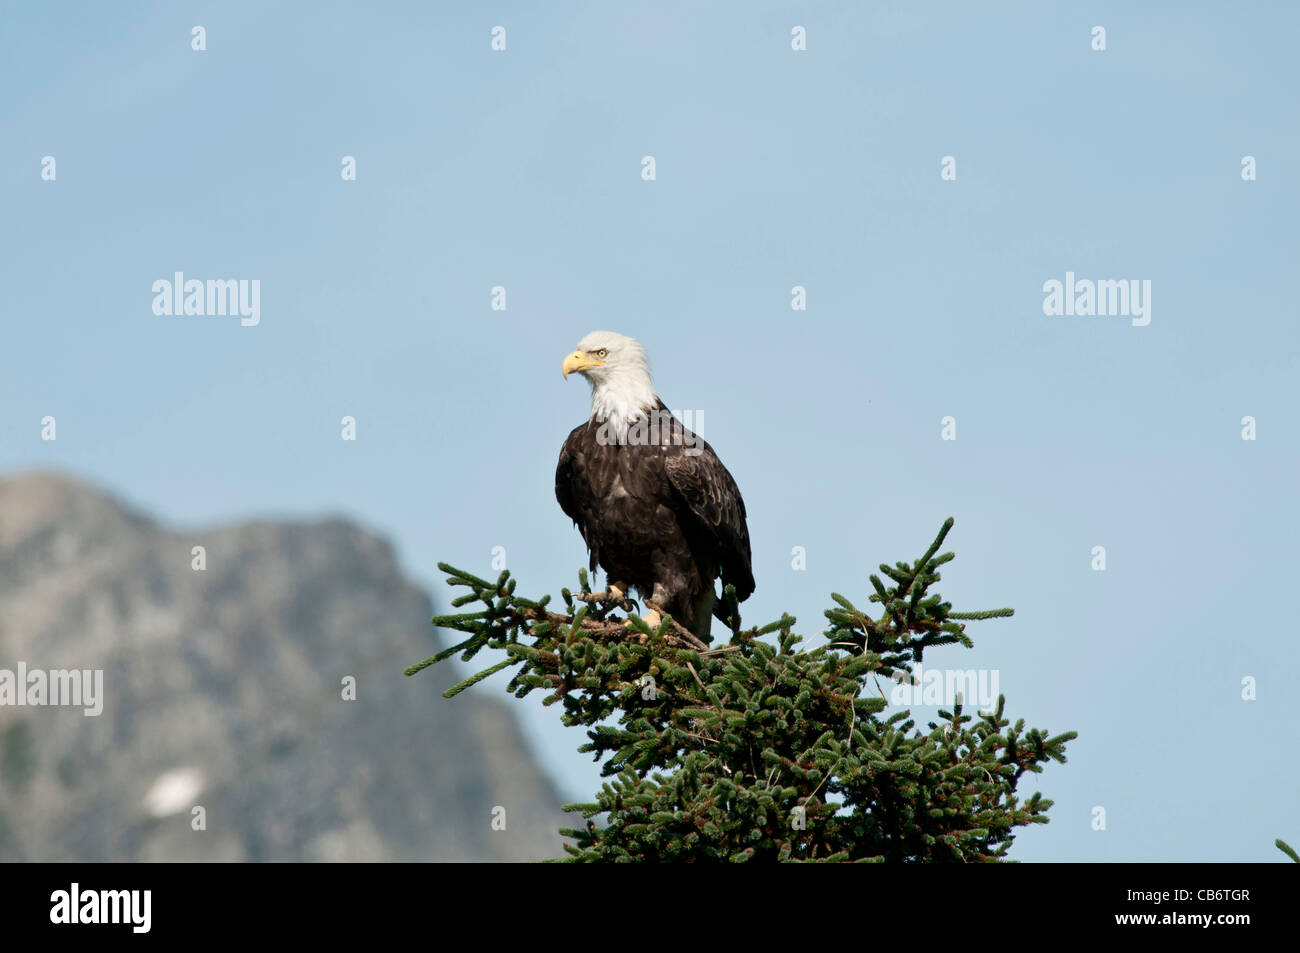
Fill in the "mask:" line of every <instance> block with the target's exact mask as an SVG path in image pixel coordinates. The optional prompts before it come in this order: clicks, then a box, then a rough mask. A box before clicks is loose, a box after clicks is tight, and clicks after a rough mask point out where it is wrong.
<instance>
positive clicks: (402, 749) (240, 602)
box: [0, 474, 572, 861]
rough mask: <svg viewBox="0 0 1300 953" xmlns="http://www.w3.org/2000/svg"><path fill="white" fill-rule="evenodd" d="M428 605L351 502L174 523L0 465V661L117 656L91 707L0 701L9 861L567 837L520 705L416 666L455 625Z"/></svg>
mask: <svg viewBox="0 0 1300 953" xmlns="http://www.w3.org/2000/svg"><path fill="white" fill-rule="evenodd" d="M195 546H202V547H204V550H205V558H206V569H203V570H196V569H194V568H192V561H193V559H194V557H193V555H192V550H193V547H195ZM432 613H433V607H432V605H431V603H430V599H429V597H428V595H427V594H425V593H424V592H422V591H421V590H419V589H418V588H417V587H415V586H414V585H412V584H411V583H410V582H408V581H407V580H406V579H404V578H403V576H402V573H401V572H400V571H399V569H398V567H397V564H396V562H395V559H394V554H393V551H392V548H391V547H390V545H389V544H388V542H386V541H385V540H383V539H380V538H378V537H376V536H375V535H373V534H371V533H369V532H367V531H366V530H365V529H363V528H361V527H359V526H356V525H354V524H352V523H350V522H346V521H340V520H327V521H322V522H310V523H303V522H292V523H271V522H258V523H250V524H246V525H237V526H227V527H221V528H216V529H210V530H204V531H187V530H174V529H170V528H168V527H165V526H161V525H159V524H158V523H157V522H155V521H154V520H153V519H151V518H149V517H148V516H146V515H144V514H142V513H141V512H138V511H136V510H135V509H133V508H132V507H130V506H128V505H126V504H124V503H122V502H119V501H117V500H114V499H112V498H110V497H109V496H107V495H105V494H104V493H102V492H100V491H99V490H97V489H96V488H94V487H92V486H90V485H87V484H85V483H82V482H80V481H77V480H74V479H70V478H68V477H64V476H58V475H50V474H39V475H24V476H17V477H12V478H8V479H0V668H3V669H9V670H14V669H16V667H17V663H18V662H19V661H23V662H25V663H26V664H27V666H28V668H29V669H36V668H40V669H47V670H48V669H61V668H67V669H72V668H78V669H102V670H103V672H104V692H103V693H104V706H103V713H102V714H101V715H100V716H99V717H85V716H84V715H83V713H82V710H81V709H80V708H68V707H63V708H55V707H44V708H37V707H10V706H0V860H2V861H23V860H48V861H74V860H75V861H108V860H150V861H153V860H158V861H161V860H180V861H199V860H223V861H271V860H275V861H342V860H366V861H370V860H373V861H381V860H410V861H419V860H440V861H463V860H483V861H486V860H498V861H500V860H536V859H542V858H547V857H556V856H561V855H562V853H563V852H562V849H561V846H560V843H561V841H560V838H559V836H558V835H557V834H556V833H555V831H556V828H557V827H560V826H564V825H567V824H569V823H571V822H572V819H571V818H566V816H565V815H564V814H563V813H562V812H561V811H560V810H559V805H560V803H561V798H560V796H559V795H558V794H557V793H556V791H555V790H554V788H553V787H552V785H551V783H550V782H549V780H548V779H547V778H546V777H545V776H544V774H543V773H542V772H541V771H540V770H539V768H538V767H537V765H536V764H535V763H534V760H533V757H532V755H531V754H530V752H529V751H528V749H527V748H526V746H525V744H524V742H523V740H522V738H521V736H520V733H519V731H518V726H517V724H516V723H515V721H514V715H513V713H512V712H510V711H508V710H507V709H506V708H505V707H504V706H503V705H502V704H501V703H500V702H498V701H496V700H495V699H490V698H485V697H482V696H481V695H477V696H476V695H474V694H473V693H472V692H471V693H470V694H469V695H462V696H461V697H459V698H457V699H456V700H455V701H454V702H452V701H447V700H445V699H443V698H441V696H440V693H441V691H442V690H443V689H444V688H446V687H448V685H450V684H452V682H453V680H454V679H455V678H457V677H458V676H459V675H460V674H461V670H459V669H451V668H449V667H448V666H445V665H439V666H435V667H434V668H432V669H429V670H426V671H424V672H422V673H421V674H420V675H418V676H416V677H414V678H407V677H406V676H404V675H403V674H402V670H403V668H404V667H405V666H407V665H409V664H410V663H412V662H415V661H418V660H420V659H422V658H425V657H427V656H428V655H430V654H432V653H433V652H434V651H436V650H437V649H438V648H440V647H441V643H440V642H439V640H438V639H437V636H436V635H435V631H434V629H433V628H432V627H431V626H430V625H429V618H430V616H431V615H432ZM347 676H354V677H355V679H356V700H354V701H347V700H344V699H343V684H342V683H343V679H344V678H345V677H347ZM195 806H202V807H203V808H204V809H205V814H206V827H207V829H206V830H202V831H195V830H193V829H192V827H191V822H192V809H193V808H194V807H195ZM495 808H504V809H505V813H504V817H505V830H494V829H493V826H492V820H493V816H494V815H493V811H494V809H495ZM498 815H499V812H498Z"/></svg>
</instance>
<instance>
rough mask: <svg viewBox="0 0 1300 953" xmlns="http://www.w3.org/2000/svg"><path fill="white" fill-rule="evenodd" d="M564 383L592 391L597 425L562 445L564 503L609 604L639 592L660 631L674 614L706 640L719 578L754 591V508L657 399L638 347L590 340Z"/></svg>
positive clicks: (739, 591)
mask: <svg viewBox="0 0 1300 953" xmlns="http://www.w3.org/2000/svg"><path fill="white" fill-rule="evenodd" d="M562 371H563V374H564V377H565V378H566V379H567V378H568V376H569V374H570V373H573V372H577V373H579V374H582V375H583V376H584V377H586V378H587V381H588V382H589V383H590V384H591V416H590V417H589V418H588V420H587V422H586V423H585V424H583V425H582V426H580V427H577V428H575V429H574V430H573V432H572V433H570V434H569V437H568V439H567V440H565V441H564V448H563V449H562V450H561V451H560V462H559V465H558V466H557V467H556V468H555V497H556V499H557V500H559V502H560V508H561V509H562V510H564V512H565V513H566V514H567V515H568V516H569V517H570V518H571V519H572V520H573V522H574V523H575V524H577V527H578V530H579V531H580V532H581V533H582V538H583V539H584V540H585V541H586V544H587V549H588V550H589V551H590V553H591V571H592V572H594V571H595V570H596V567H597V565H599V566H600V567H601V568H602V569H604V570H605V575H606V582H607V587H606V588H607V593H606V595H607V597H609V598H612V599H614V600H615V601H619V600H621V599H622V598H623V594H624V593H626V592H627V591H628V587H629V586H635V587H636V589H637V591H638V592H639V593H640V595H641V598H642V599H643V600H644V601H645V603H646V606H647V607H648V608H649V609H650V610H651V611H650V612H647V613H646V614H645V616H644V618H645V620H646V621H647V622H649V623H650V624H651V625H652V626H657V625H658V624H659V621H660V616H659V613H660V612H666V613H668V614H669V615H671V616H672V617H673V619H674V620H675V621H677V622H680V623H681V624H682V625H684V626H685V627H687V628H688V629H690V630H691V631H692V632H694V633H695V634H696V635H700V636H707V635H708V632H709V624H710V618H711V616H713V615H714V614H716V615H717V616H718V618H719V619H720V620H721V621H723V622H725V621H726V618H725V616H724V614H723V612H722V610H721V609H720V608H718V607H717V606H716V602H717V598H718V596H717V594H716V593H715V592H714V588H713V584H714V580H715V579H717V578H719V577H721V579H722V584H723V585H724V586H725V585H728V584H730V585H734V586H735V587H736V597H737V599H740V600H744V599H747V598H749V596H750V594H751V593H753V591H754V574H753V569H752V566H751V560H750V551H749V528H748V527H747V526H746V525H745V501H744V500H743V499H741V497H740V490H739V489H737V487H736V481H735V480H733V479H732V477H731V474H730V473H728V472H727V468H726V467H724V466H723V465H722V461H721V460H719V459H718V456H717V454H715V453H714V452H713V448H712V447H711V446H709V444H708V443H707V442H705V441H704V440H703V438H701V437H698V436H696V435H695V434H694V433H692V432H691V431H690V430H688V429H687V428H686V427H685V426H683V425H682V423H681V421H679V420H678V419H677V418H676V417H674V416H673V415H672V413H671V412H670V411H669V410H668V408H667V407H666V406H665V405H664V402H663V401H662V400H660V399H659V396H658V395H657V394H656V393H655V389H654V383H653V382H652V381H651V379H650V367H649V365H648V364H647V363H646V356H645V351H644V350H642V348H641V345H640V344H638V343H637V342H636V341H634V340H633V339H632V338H629V337H625V336H624V335H622V334H615V333H614V332H612V331H593V332H592V333H590V334H588V335H587V336H586V337H585V338H583V339H582V340H581V341H579V342H578V347H577V349H576V350H575V351H574V352H573V353H572V354H570V355H568V356H567V357H566V358H565V359H564V364H563V367H562Z"/></svg>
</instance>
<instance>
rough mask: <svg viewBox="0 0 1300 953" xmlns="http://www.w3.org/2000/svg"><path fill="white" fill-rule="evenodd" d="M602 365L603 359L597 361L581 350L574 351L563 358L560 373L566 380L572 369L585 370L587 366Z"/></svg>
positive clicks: (603, 363)
mask: <svg viewBox="0 0 1300 953" xmlns="http://www.w3.org/2000/svg"><path fill="white" fill-rule="evenodd" d="M604 366H605V362H604V361H597V360H596V359H594V358H590V357H587V356H586V355H585V354H583V353H582V352H581V351H574V352H573V353H572V354H570V355H569V356H568V357H566V358H565V359H564V363H563V364H562V365H560V373H562V374H563V375H564V379H565V380H568V379H569V375H570V374H571V373H573V372H574V371H585V370H586V369H587V368H589V367H604Z"/></svg>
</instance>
